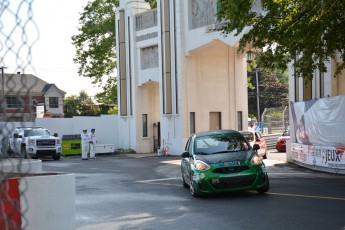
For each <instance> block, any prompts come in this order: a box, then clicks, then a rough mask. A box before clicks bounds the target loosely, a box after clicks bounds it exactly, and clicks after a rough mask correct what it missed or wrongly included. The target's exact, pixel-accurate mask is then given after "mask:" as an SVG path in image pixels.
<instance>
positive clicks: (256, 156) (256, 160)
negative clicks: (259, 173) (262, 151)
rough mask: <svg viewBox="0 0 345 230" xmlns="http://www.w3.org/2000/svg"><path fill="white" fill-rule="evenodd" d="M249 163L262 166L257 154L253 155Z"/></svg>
mask: <svg viewBox="0 0 345 230" xmlns="http://www.w3.org/2000/svg"><path fill="white" fill-rule="evenodd" d="M250 163H251V164H252V165H260V164H262V160H261V157H259V155H258V154H254V156H253V158H252V160H251V161H250Z"/></svg>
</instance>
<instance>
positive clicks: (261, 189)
mask: <svg viewBox="0 0 345 230" xmlns="http://www.w3.org/2000/svg"><path fill="white" fill-rule="evenodd" d="M265 181H266V184H265V186H264V187H262V188H260V189H258V190H256V191H257V192H258V193H259V194H262V193H266V192H268V190H269V189H270V181H269V179H268V176H267V175H266V176H265Z"/></svg>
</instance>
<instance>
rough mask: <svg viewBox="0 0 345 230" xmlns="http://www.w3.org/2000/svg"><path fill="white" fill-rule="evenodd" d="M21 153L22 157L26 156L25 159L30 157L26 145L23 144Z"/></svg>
mask: <svg viewBox="0 0 345 230" xmlns="http://www.w3.org/2000/svg"><path fill="white" fill-rule="evenodd" d="M20 153H21V157H22V158H25V159H27V158H28V153H27V152H26V148H25V146H22V148H21V150H20Z"/></svg>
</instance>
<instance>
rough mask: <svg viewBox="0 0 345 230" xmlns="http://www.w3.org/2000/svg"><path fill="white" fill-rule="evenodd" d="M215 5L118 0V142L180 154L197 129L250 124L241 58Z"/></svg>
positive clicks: (202, 0)
mask: <svg viewBox="0 0 345 230" xmlns="http://www.w3.org/2000/svg"><path fill="white" fill-rule="evenodd" d="M216 12H217V4H216V0H198V1H195V0H158V1H157V8H156V9H150V7H149V5H148V4H147V3H146V2H144V1H143V0H137V1H128V0H120V5H119V7H118V8H117V9H116V12H115V13H116V47H117V58H118V73H117V77H118V98H119V101H118V105H119V133H120V140H119V145H120V146H119V147H120V148H123V149H134V150H136V152H138V153H143V152H153V151H156V149H157V148H158V147H160V148H161V149H163V148H166V149H168V151H169V154H171V155H177V154H181V153H182V152H183V150H184V146H185V143H186V141H187V140H188V137H189V136H190V134H192V133H194V132H200V131H207V130H215V129H238V130H241V129H246V128H247V117H248V104H247V101H248V96H247V69H246V59H245V58H246V57H245V54H240V53H238V52H237V47H238V41H239V37H234V36H231V35H230V36H226V37H225V36H224V35H222V34H221V33H220V32H219V31H217V28H219V27H220V25H219V24H217V21H216Z"/></svg>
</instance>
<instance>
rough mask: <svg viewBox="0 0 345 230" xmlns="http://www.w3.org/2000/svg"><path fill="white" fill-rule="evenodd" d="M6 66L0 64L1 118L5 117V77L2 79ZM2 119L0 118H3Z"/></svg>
mask: <svg viewBox="0 0 345 230" xmlns="http://www.w3.org/2000/svg"><path fill="white" fill-rule="evenodd" d="M6 68H7V67H4V66H1V67H0V69H1V113H2V118H3V119H4V118H5V79H4V69H6ZM3 119H2V120H3Z"/></svg>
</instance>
